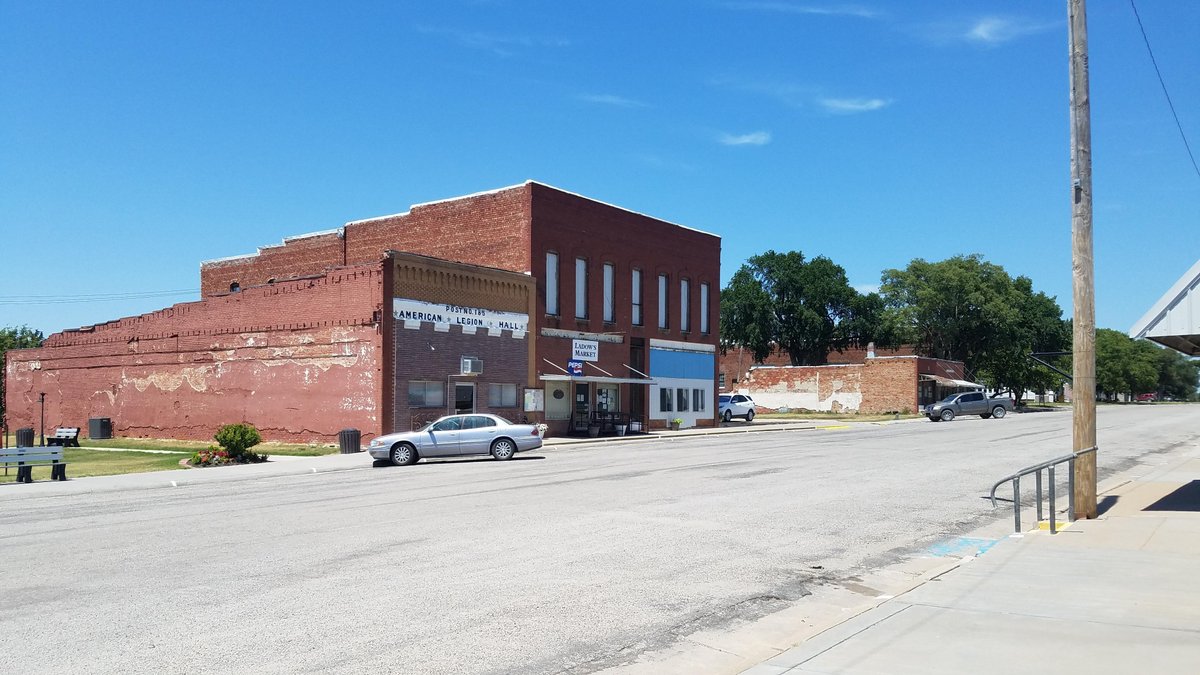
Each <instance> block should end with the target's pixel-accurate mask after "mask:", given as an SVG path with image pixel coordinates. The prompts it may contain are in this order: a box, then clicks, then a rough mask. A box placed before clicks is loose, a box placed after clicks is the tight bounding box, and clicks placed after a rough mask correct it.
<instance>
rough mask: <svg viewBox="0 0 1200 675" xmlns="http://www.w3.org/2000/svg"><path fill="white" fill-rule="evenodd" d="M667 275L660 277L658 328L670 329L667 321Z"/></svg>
mask: <svg viewBox="0 0 1200 675" xmlns="http://www.w3.org/2000/svg"><path fill="white" fill-rule="evenodd" d="M667 283H668V279H667V275H665V274H660V275H658V327H659V328H669V327H670V323H669V322H668V321H667Z"/></svg>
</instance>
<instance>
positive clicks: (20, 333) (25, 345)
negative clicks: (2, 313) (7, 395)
mask: <svg viewBox="0 0 1200 675" xmlns="http://www.w3.org/2000/svg"><path fill="white" fill-rule="evenodd" d="M43 340H45V336H44V335H42V332H41V331H40V330H33V329H31V328H29V327H28V326H21V327H19V328H0V392H3V391H7V390H6V389H5V388H4V373H5V371H6V370H8V368H7V362H6V361H5V359H4V354H5V352H7V351H8V350H10V349H29V348H32V347H41V346H42V341H43ZM4 413H5V410H4V397H3V396H0V419H4Z"/></svg>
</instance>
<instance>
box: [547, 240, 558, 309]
mask: <svg viewBox="0 0 1200 675" xmlns="http://www.w3.org/2000/svg"><path fill="white" fill-rule="evenodd" d="M546 313H547V314H553V315H555V316H557V315H558V254H557V253H547V254H546Z"/></svg>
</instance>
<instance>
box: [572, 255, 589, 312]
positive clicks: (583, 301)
mask: <svg viewBox="0 0 1200 675" xmlns="http://www.w3.org/2000/svg"><path fill="white" fill-rule="evenodd" d="M587 309H588V308H587V258H576V259H575V318H576V319H586V318H588V312H587Z"/></svg>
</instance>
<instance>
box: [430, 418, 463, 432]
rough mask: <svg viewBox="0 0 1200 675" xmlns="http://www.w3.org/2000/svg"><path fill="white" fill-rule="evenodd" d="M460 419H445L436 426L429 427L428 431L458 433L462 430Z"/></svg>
mask: <svg viewBox="0 0 1200 675" xmlns="http://www.w3.org/2000/svg"><path fill="white" fill-rule="evenodd" d="M462 425H463V418H462V417H447V418H446V419H444V420H442V421H441V422H438V423H437V424H435V425H433V426H432V427H429V430H430V431H458V430H460V429H462Z"/></svg>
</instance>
